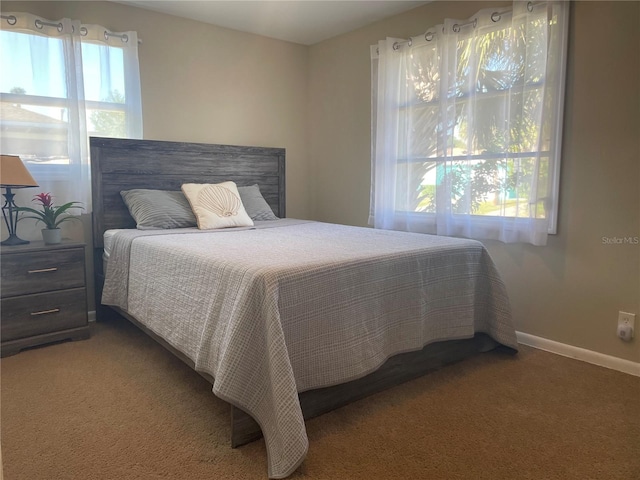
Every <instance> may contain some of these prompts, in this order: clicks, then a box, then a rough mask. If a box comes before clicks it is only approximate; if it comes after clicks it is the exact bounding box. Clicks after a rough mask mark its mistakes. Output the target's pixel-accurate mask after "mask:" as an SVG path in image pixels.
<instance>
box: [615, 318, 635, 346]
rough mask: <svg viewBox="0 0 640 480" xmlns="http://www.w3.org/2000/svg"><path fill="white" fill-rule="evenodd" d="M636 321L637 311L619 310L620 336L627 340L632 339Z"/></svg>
mask: <svg viewBox="0 0 640 480" xmlns="http://www.w3.org/2000/svg"><path fill="white" fill-rule="evenodd" d="M635 323H636V315H635V313H627V312H618V337H620V338H621V339H622V340H625V341H627V342H628V341H630V340H631V339H632V338H633V330H634V328H635Z"/></svg>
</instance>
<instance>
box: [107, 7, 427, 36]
mask: <svg viewBox="0 0 640 480" xmlns="http://www.w3.org/2000/svg"><path fill="white" fill-rule="evenodd" d="M118 3H124V4H127V5H133V6H136V7H140V8H143V9H147V10H153V11H156V12H161V13H167V14H169V15H176V16H178V17H184V18H190V19H192V20H198V21H200V22H205V23H210V24H212V25H218V26H220V27H226V28H231V29H234V30H240V31H243V32H249V33H255V34H257V35H264V36H266V37H272V38H277V39H279V40H285V41H288V42H293V43H299V44H302V45H313V44H315V43H318V42H321V41H322V40H326V39H328V38H331V37H335V36H337V35H340V34H343V33H347V32H350V31H351V30H355V29H357V28H360V27H363V26H365V25H368V24H370V23H373V22H376V21H378V20H382V19H383V18H387V17H390V16H393V15H396V14H398V13H402V12H405V11H407V10H411V9H413V8H416V7H418V6H420V5H423V4H425V3H428V2H427V1H418V0H409V1H403V0H391V1H389V0H325V1H319V0H289V1H283V0H257V1H255V0H235V1H233V0H209V1H190V0H184V1H179V0H178V1H164V0H161V1H123V2H118Z"/></svg>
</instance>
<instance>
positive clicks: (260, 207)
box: [238, 185, 278, 220]
mask: <svg viewBox="0 0 640 480" xmlns="http://www.w3.org/2000/svg"><path fill="white" fill-rule="evenodd" d="M238 193H240V199H241V200H242V204H243V205H244V209H245V210H246V211H247V213H248V214H249V216H250V217H251V220H278V217H276V216H275V215H274V214H273V210H271V207H270V206H269V204H268V203H267V201H266V200H265V199H264V197H263V196H262V193H260V187H258V185H251V186H249V187H238Z"/></svg>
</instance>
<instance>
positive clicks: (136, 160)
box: [90, 138, 499, 447]
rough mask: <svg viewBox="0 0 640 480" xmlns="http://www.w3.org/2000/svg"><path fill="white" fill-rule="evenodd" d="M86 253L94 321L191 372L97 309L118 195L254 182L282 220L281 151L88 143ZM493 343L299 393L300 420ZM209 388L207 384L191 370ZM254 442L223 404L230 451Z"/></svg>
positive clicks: (396, 362)
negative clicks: (89, 231)
mask: <svg viewBox="0 0 640 480" xmlns="http://www.w3.org/2000/svg"><path fill="white" fill-rule="evenodd" d="M90 148H91V176H92V198H93V247H94V269H95V284H96V317H97V320H98V321H100V320H103V319H106V318H108V317H109V316H110V315H113V312H116V313H118V314H120V315H122V316H123V317H125V318H127V319H128V320H130V321H131V322H133V323H134V324H135V325H137V326H138V327H139V328H140V329H142V330H143V331H144V332H145V333H147V334H148V335H150V336H151V337H152V338H154V339H155V340H156V341H157V342H159V343H160V344H161V345H163V346H164V347H165V348H167V349H168V350H169V351H171V352H172V353H173V354H174V355H176V356H177V357H179V358H180V359H181V360H183V361H184V362H185V363H186V364H188V365H189V366H190V367H191V368H195V367H194V363H193V361H191V359H189V358H187V357H186V356H185V355H184V354H182V353H181V352H179V351H178V350H176V349H175V348H173V347H172V346H170V345H169V344H168V343H167V342H166V341H165V340H163V339H162V338H160V337H159V336H157V335H156V334H154V333H153V332H151V331H150V330H149V329H148V328H146V327H145V326H144V325H142V324H141V323H140V322H138V321H137V320H136V319H135V318H133V317H132V316H131V315H129V314H127V313H126V312H124V311H122V310H120V309H117V308H110V307H106V306H103V305H101V302H100V299H101V296H102V286H103V284H104V272H103V262H102V253H103V247H104V243H103V235H104V232H105V231H106V230H108V229H115V228H135V222H134V221H133V219H132V218H131V216H130V215H129V212H128V210H127V207H126V206H125V204H124V202H123V201H122V198H121V196H120V191H121V190H129V189H133V188H148V189H160V190H180V186H181V184H182V183H189V182H194V183H219V182H223V181H226V180H232V181H234V182H236V184H238V185H253V184H258V185H259V186H260V190H261V192H262V193H263V195H264V197H265V199H266V200H267V202H268V203H269V204H270V206H271V208H272V209H273V211H274V213H275V214H276V215H277V216H278V217H285V216H286V211H285V150H284V149H282V148H262V147H241V146H229V145H206V144H199V143H178V142H165V141H155V140H124V139H111V138H91V139H90ZM498 345H499V344H498V343H497V342H495V341H494V340H492V339H491V338H489V337H488V336H487V335H484V334H478V335H476V336H475V337H474V338H471V339H468V340H455V341H446V342H437V343H434V344H430V345H427V346H426V347H425V348H424V349H423V350H421V351H416V352H409V353H403V354H400V355H396V356H394V357H392V358H390V359H389V360H388V361H387V362H386V363H385V364H384V365H383V366H382V367H381V368H380V369H378V370H377V371H375V372H373V373H371V374H369V375H367V376H366V377H363V378H360V379H358V380H355V381H352V382H348V383H344V384H340V385H335V386H332V387H327V388H321V389H317V390H310V391H307V392H302V393H300V394H299V397H300V404H301V407H302V412H303V414H304V418H305V419H309V418H312V417H315V416H318V415H321V414H323V413H326V412H329V411H331V410H334V409H336V408H338V407H341V406H343V405H346V404H348V403H351V402H353V401H356V400H359V399H361V398H364V397H366V396H368V395H371V394H373V393H377V392H380V391H382V390H385V389H387V388H390V387H392V386H395V385H398V384H400V383H403V382H406V381H408V380H411V379H414V378H417V377H419V376H421V375H424V374H425V373H427V372H429V371H432V370H436V369H438V368H440V367H442V366H444V365H446V364H449V363H453V362H456V361H459V360H462V359H464V358H467V357H470V356H472V355H474V354H476V353H478V352H481V351H487V350H490V349H492V348H495V347H497V346H498ZM198 373H200V375H202V376H203V377H204V378H206V379H207V380H208V381H209V382H210V383H213V378H212V377H211V376H209V375H207V374H205V373H203V372H198ZM261 436H262V432H261V430H260V427H259V425H258V423H257V422H255V420H253V418H252V417H251V416H249V415H248V414H246V413H245V412H243V411H242V410H240V409H239V408H237V407H235V406H233V405H232V406H231V445H232V447H237V446H239V445H243V444H245V443H248V442H250V441H253V440H255V439H257V438H260V437H261Z"/></svg>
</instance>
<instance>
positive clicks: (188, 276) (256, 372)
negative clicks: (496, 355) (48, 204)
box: [90, 138, 517, 478]
mask: <svg viewBox="0 0 640 480" xmlns="http://www.w3.org/2000/svg"><path fill="white" fill-rule="evenodd" d="M90 147H91V159H92V166H91V168H92V195H93V239H94V260H95V261H94V268H95V272H96V305H97V308H96V310H97V318H98V320H101V319H102V318H106V317H107V316H108V315H110V314H112V312H116V313H118V314H120V315H122V316H124V317H125V318H127V319H129V320H130V321H132V322H133V323H134V324H136V325H137V326H138V327H140V328H141V329H142V330H143V331H145V332H146V333H147V334H149V335H150V336H151V337H153V338H154V339H155V340H157V341H158V342H159V343H160V344H162V345H163V346H165V347H166V348H167V349H168V350H169V351H171V352H172V353H173V354H175V355H176V356H178V357H179V358H181V359H182V360H183V361H184V362H185V363H187V364H188V365H189V366H191V367H192V368H193V369H195V370H196V371H197V372H198V373H200V374H201V375H202V376H203V377H204V378H206V379H207V380H208V381H209V382H210V383H211V384H212V389H213V392H214V394H216V395H217V396H218V397H220V398H222V399H223V400H225V401H227V402H228V403H229V404H230V405H231V425H232V438H231V445H232V446H233V447H237V446H239V445H242V444H244V443H247V442H249V441H252V440H254V439H256V438H259V437H260V436H261V435H263V436H264V438H265V444H266V447H267V457H268V458H267V460H268V475H269V477H270V478H285V477H287V476H289V475H290V474H291V473H292V472H293V471H295V469H296V468H297V467H298V466H299V465H300V463H301V462H302V461H303V460H304V458H305V456H306V453H307V449H308V447H309V446H308V440H307V437H306V431H305V427H304V420H305V419H308V418H311V417H314V416H317V415H320V414H322V413H325V412H328V411H330V410H333V409H335V408H338V407H340V406H342V405H345V404H347V403H349V402H352V401H355V400H358V399H360V398H363V397H365V396H367V395H370V394H372V393H375V392H378V391H381V390H384V389H386V388H390V387H392V386H394V385H397V384H399V383H402V382H404V381H407V380H409V379H412V378H415V377H417V376H419V375H423V374H424V373H426V372H428V371H430V370H433V369H436V368H440V367H442V366H443V365H445V364H448V363H451V362H454V361H458V360H461V359H463V358H466V357H468V356H470V355H473V354H477V353H479V352H483V351H488V350H491V349H494V348H503V349H505V350H507V351H510V352H515V351H516V350H517V342H516V337H515V331H514V329H513V326H512V323H511V313H510V309H509V303H508V299H507V296H506V292H505V288H504V285H503V283H502V281H501V279H500V277H499V275H498V273H497V271H496V270H495V266H494V265H493V262H492V261H491V258H490V257H489V255H488V253H487V252H486V250H485V249H484V247H483V246H482V245H481V244H480V243H479V242H475V241H472V240H465V239H448V238H445V237H436V236H428V235H419V234H406V233H402V232H388V231H382V230H374V229H367V228H359V227H349V226H343V225H333V224H326V223H322V222H310V221H305V220H296V219H289V218H286V212H285V205H286V202H285V151H284V149H279V148H262V147H243V146H228V145H206V144H195V143H179V142H165V141H153V140H123V139H105V138H91V140H90ZM225 181H233V182H234V183H235V184H236V185H238V186H240V187H248V186H251V185H258V187H259V189H260V191H261V192H262V194H263V196H264V199H265V200H266V202H267V203H268V204H269V206H270V208H271V210H272V211H273V213H274V214H275V215H276V216H277V217H279V219H278V220H269V221H256V222H255V223H254V226H253V227H247V228H232V229H217V230H211V231H204V230H198V229H197V228H193V227H192V228H170V229H164V230H137V229H136V222H135V221H134V220H133V218H132V217H131V215H130V213H129V210H128V209H127V206H126V205H125V204H124V202H123V200H122V196H121V194H120V192H121V191H129V190H132V189H152V190H162V191H178V190H180V187H181V185H182V184H184V183H191V182H193V183H196V184H205V183H206V184H209V183H210V184H217V183H220V182H225ZM105 239H107V247H108V248H107V250H108V252H106V253H107V254H108V256H107V257H106V258H108V260H107V261H104V260H105ZM105 276H106V278H105ZM103 301H104V303H105V304H108V305H109V306H106V305H103ZM168 388H170V386H169V387H168Z"/></svg>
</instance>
